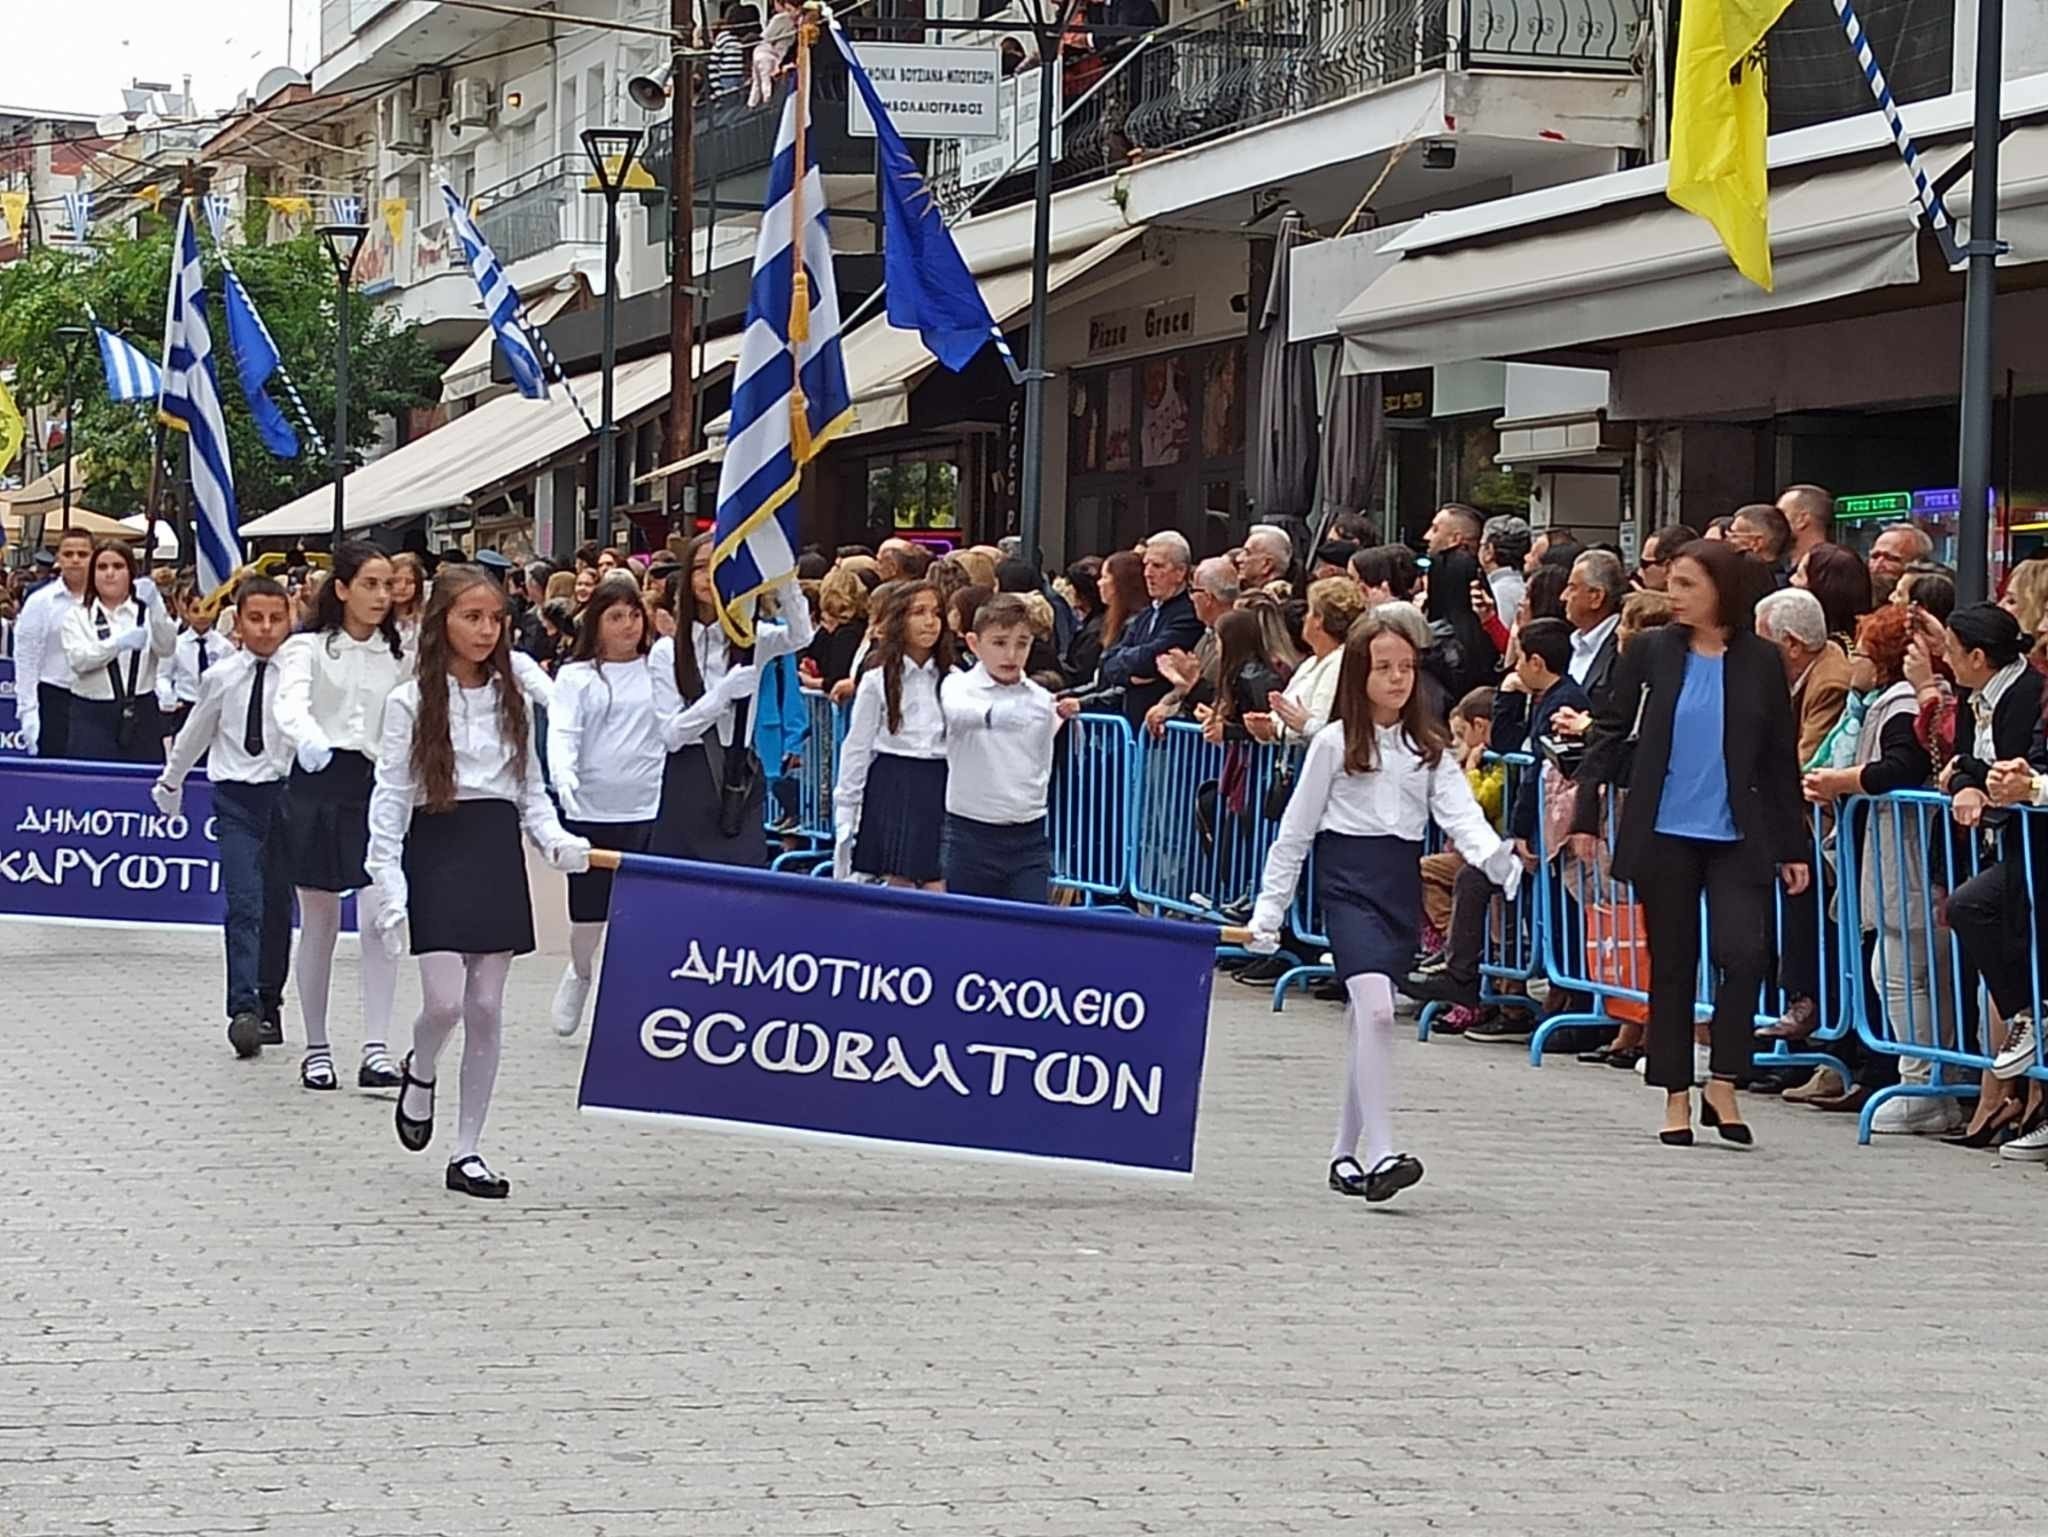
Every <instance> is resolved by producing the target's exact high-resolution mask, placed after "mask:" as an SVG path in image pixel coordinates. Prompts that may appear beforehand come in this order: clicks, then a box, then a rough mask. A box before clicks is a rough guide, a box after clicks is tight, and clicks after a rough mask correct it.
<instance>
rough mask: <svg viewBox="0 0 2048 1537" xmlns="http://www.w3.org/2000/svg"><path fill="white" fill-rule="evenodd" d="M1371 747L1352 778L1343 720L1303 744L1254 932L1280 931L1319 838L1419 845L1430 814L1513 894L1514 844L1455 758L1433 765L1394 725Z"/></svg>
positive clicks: (1517, 875)
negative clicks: (1374, 751) (1367, 764)
mask: <svg viewBox="0 0 2048 1537" xmlns="http://www.w3.org/2000/svg"><path fill="white" fill-rule="evenodd" d="M1375 745H1376V746H1377V747H1378V749H1379V767H1378V768H1376V769H1374V770H1373V771H1372V772H1371V773H1369V774H1350V773H1346V772H1345V770H1344V723H1343V722H1342V721H1332V722H1330V724H1329V725H1327V726H1325V727H1323V729H1322V730H1321V731H1318V732H1317V733H1316V735H1315V740H1314V741H1312V742H1310V743H1309V744H1308V752H1307V753H1306V754H1304V755H1303V757H1302V761H1301V773H1300V775H1299V777H1297V778H1296V780H1295V782H1294V794H1293V795H1292V796H1291V797H1289V799H1288V802H1287V812H1286V814H1285V815H1284V816H1282V817H1281V818H1280V831H1279V834H1278V835H1277V836H1276V837H1275V838H1274V840H1273V846H1272V848H1271V849H1270V850H1268V851H1267V854H1266V875H1265V880H1264V882H1263V883H1262V884H1261V886H1260V888H1259V900H1258V905H1257V906H1256V907H1255V908H1254V909H1253V910H1252V925H1251V926H1252V930H1253V932H1254V933H1263V934H1277V933H1278V932H1279V931H1280V926H1281V924H1282V922H1283V921H1284V920H1285V919H1286V916H1287V907H1288V904H1289V903H1290V902H1292V901H1293V900H1294V887H1295V883H1296V882H1297V881H1299V880H1300V879H1301V867H1302V864H1303V862H1304V861H1305V860H1306V859H1307V858H1308V851H1309V846H1310V845H1311V844H1312V843H1314V842H1315V838H1316V834H1317V833H1325V832H1328V833H1340V834H1343V835H1344V836H1346V837H1354V838H1401V839H1404V840H1406V841H1408V842H1410V843H1420V842H1421V841H1422V835H1423V833H1424V832H1425V831H1426V830H1427V829H1428V827H1429V823H1430V819H1431V818H1432V817H1434V818H1435V819H1436V824H1437V826H1439V827H1441V828H1442V829H1443V831H1444V836H1445V837H1446V838H1448V839H1450V841H1451V846H1452V847H1453V848H1455V849H1457V851H1458V852H1459V853H1460V854H1463V855H1464V856H1465V862H1466V863H1467V864H1471V865H1477V866H1479V868H1480V869H1482V870H1484V871H1485V873H1486V876H1487V878H1488V879H1489V880H1491V881H1492V882H1493V883H1494V884H1495V885H1497V886H1500V887H1502V888H1503V889H1505V890H1506V892H1507V894H1508V895H1509V896H1510V897H1512V896H1513V895H1514V894H1515V890H1516V888H1517V887H1518V886H1519V885H1520V883H1521V876H1522V867H1521V864H1520V863H1519V862H1518V861H1517V860H1516V858H1515V851H1514V846H1513V845H1512V844H1509V843H1507V842H1505V841H1503V840H1502V838H1501V836H1500V834H1499V833H1497V832H1495V831H1494V830H1493V825H1492V824H1491V823H1490V822H1488V821H1487V820H1486V813H1485V812H1483V811H1481V810H1480V809H1479V802H1478V801H1477V800H1475V799H1474V798H1473V795H1472V785H1471V782H1470V781H1469V780H1467V779H1466V778H1465V771H1464V770H1463V769H1461V768H1459V767H1458V760H1457V758H1456V757H1454V756H1453V755H1452V754H1450V753H1448V752H1447V753H1444V754H1442V755H1441V756H1439V757H1438V759H1437V760H1436V767H1435V768H1433V769H1432V768H1430V767H1429V766H1428V765H1427V764H1425V763H1424V762H1423V761H1422V757H1421V755H1420V754H1419V753H1417V752H1416V751H1415V749H1414V747H1412V746H1411V745H1410V744H1409V742H1408V738H1407V736H1406V734H1405V733H1403V731H1402V730H1401V728H1400V727H1399V726H1381V727H1380V728H1379V730H1378V739H1377V742H1376V744H1375Z"/></svg>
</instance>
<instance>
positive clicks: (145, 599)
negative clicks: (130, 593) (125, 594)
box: [135, 576, 163, 607]
mask: <svg viewBox="0 0 2048 1537" xmlns="http://www.w3.org/2000/svg"><path fill="white" fill-rule="evenodd" d="M135 601H136V603H137V604H138V605H141V606H144V607H146V606H148V605H149V604H151V603H161V602H162V601H163V598H162V595H161V594H160V593H158V591H157V588H156V583H155V582H153V581H151V580H150V579H149V578H148V577H146V576H138V577H137V578H136V579H135Z"/></svg>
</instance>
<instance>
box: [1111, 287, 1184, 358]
mask: <svg viewBox="0 0 2048 1537" xmlns="http://www.w3.org/2000/svg"><path fill="white" fill-rule="evenodd" d="M1194 334H1195V296H1194V295H1193V294H1183V295H1182V296H1181V297H1180V298H1178V299H1161V300H1160V301H1159V302H1158V303H1156V304H1137V305H1131V306H1130V307H1128V308H1126V309H1120V310H1105V311H1104V312H1103V313H1102V314H1100V315H1090V316H1089V317H1088V356H1090V357H1091V358H1095V357H1103V356H1106V355H1107V354H1109V353H1113V352H1128V351H1130V350H1132V349H1133V348H1147V349H1155V348H1159V347H1173V346H1179V345H1181V344H1183V343H1186V342H1188V341H1191V340H1193V339H1194Z"/></svg>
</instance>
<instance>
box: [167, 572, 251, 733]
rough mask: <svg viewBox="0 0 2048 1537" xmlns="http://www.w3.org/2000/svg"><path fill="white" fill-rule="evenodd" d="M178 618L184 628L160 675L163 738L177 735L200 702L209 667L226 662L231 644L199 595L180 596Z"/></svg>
mask: <svg viewBox="0 0 2048 1537" xmlns="http://www.w3.org/2000/svg"><path fill="white" fill-rule="evenodd" d="M177 602H178V617H179V618H180V619H182V620H183V621H184V622H185V627H184V628H183V629H182V630H180V631H179V632H178V646H177V649H176V650H175V651H173V652H172V653H171V659H170V661H168V662H167V663H165V664H164V667H163V670H162V671H161V672H159V673H158V674H157V680H156V702H157V708H158V709H159V710H161V711H162V712H163V717H164V735H166V736H176V735H177V734H178V733H179V732H180V731H182V730H183V729H184V727H185V722H186V721H187V720H188V719H189V718H190V717H191V714H192V706H193V705H195V704H197V703H198V702H199V684H200V680H201V679H203V678H204V677H205V676H206V671H207V669H208V668H209V667H212V666H214V665H215V664H216V663H219V662H222V661H225V660H226V659H227V658H228V656H229V654H230V652H231V649H232V648H231V644H230V642H229V641H228V638H227V637H226V636H225V635H221V634H219V633H217V632H216V631H215V630H214V627H213V621H214V611H213V609H212V608H210V607H209V606H208V605H207V603H206V601H205V599H204V598H202V597H201V596H200V594H199V593H197V592H196V591H194V590H192V589H191V588H186V589H185V590H184V591H182V592H180V593H179V594H178V599H177Z"/></svg>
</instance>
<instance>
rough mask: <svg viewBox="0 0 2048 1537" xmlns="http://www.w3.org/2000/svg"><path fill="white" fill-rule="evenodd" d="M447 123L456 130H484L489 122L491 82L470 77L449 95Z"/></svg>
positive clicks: (460, 81) (457, 82)
mask: <svg viewBox="0 0 2048 1537" xmlns="http://www.w3.org/2000/svg"><path fill="white" fill-rule="evenodd" d="M449 102H450V106H449V112H448V121H449V123H450V124H451V125H452V126H453V127H456V128H484V127H488V126H489V124H490V121H491V82H490V81H488V80H479V79H477V78H476V77H475V76H471V77H470V78H468V79H466V80H458V81H456V82H455V87H454V89H453V91H451V92H450V93H449Z"/></svg>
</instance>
